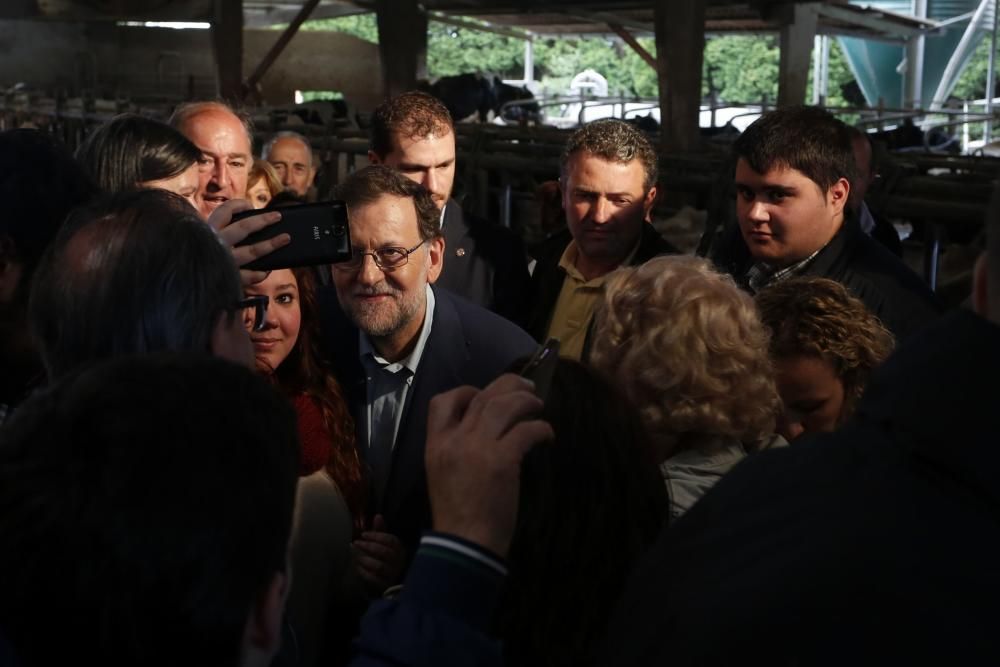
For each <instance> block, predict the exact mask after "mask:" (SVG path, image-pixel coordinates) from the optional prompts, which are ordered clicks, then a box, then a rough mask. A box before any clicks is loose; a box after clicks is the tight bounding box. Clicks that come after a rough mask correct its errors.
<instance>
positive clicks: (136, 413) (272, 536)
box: [0, 355, 298, 667]
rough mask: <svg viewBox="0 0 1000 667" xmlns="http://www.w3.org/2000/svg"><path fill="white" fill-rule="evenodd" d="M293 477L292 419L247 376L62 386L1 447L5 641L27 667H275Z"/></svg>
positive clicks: (157, 364)
mask: <svg viewBox="0 0 1000 667" xmlns="http://www.w3.org/2000/svg"><path fill="white" fill-rule="evenodd" d="M297 477H298V442H297V439H296V428H295V416H294V414H293V413H292V411H291V408H290V407H288V405H287V404H285V402H284V400H283V399H282V398H281V397H279V396H278V395H277V394H276V393H275V392H274V391H273V390H272V389H271V388H270V387H269V386H268V385H267V382H266V381H265V380H264V379H262V378H260V377H259V376H257V374H255V373H253V372H252V371H250V370H249V369H246V368H241V367H239V366H236V365H234V364H230V363H227V362H223V361H221V360H216V359H211V358H208V357H201V356H178V355H170V356H153V357H145V358H130V359H124V360H117V361H112V362H110V363H107V364H105V365H101V366H95V367H92V368H91V369H90V370H85V371H82V372H77V373H72V374H70V375H67V376H66V377H64V378H63V379H62V380H61V381H59V382H58V383H56V384H55V385H53V386H51V387H50V388H49V389H47V390H46V391H44V392H41V393H39V394H37V395H35V396H34V397H33V398H31V399H30V400H29V401H27V402H25V403H24V404H23V406H22V407H21V408H20V409H19V410H18V411H17V413H15V415H14V416H13V417H12V418H11V420H10V422H9V423H8V424H7V425H5V426H4V430H3V431H2V432H0V533H2V534H3V536H4V547H3V549H0V590H3V595H2V596H0V636H2V635H6V637H7V638H8V639H9V641H10V643H11V644H12V646H13V647H14V650H15V651H16V653H17V654H18V657H19V659H20V660H21V664H22V665H24V667H31V666H34V665H60V664H72V663H74V662H78V661H81V660H84V659H85V660H86V661H87V662H92V663H93V664H99V665H151V666H152V665H164V666H166V665H182V664H201V665H267V664H268V663H269V661H270V657H271V655H273V653H274V651H275V650H276V648H277V646H278V642H279V641H280V636H281V633H280V627H281V618H282V608H283V606H284V597H285V589H286V587H287V584H288V574H287V569H286V559H287V549H288V540H289V534H290V532H291V524H292V508H293V503H294V497H295V483H296V479H297Z"/></svg>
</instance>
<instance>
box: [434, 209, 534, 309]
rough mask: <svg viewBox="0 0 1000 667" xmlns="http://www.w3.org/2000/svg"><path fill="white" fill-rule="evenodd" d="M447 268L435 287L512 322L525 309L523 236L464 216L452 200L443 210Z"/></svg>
mask: <svg viewBox="0 0 1000 667" xmlns="http://www.w3.org/2000/svg"><path fill="white" fill-rule="evenodd" d="M442 231H443V232H444V241H445V249H444V267H443V268H442V270H441V275H440V277H439V278H438V281H437V286H438V287H443V288H445V289H446V290H450V291H451V292H453V293H455V294H458V295H459V296H461V297H464V298H466V299H468V300H469V301H471V302H472V303H475V304H477V305H479V306H482V307H483V308H487V309H489V310H492V311H493V312H494V313H497V314H498V315H502V316H503V317H506V318H507V319H509V320H511V321H513V320H514V318H515V317H517V315H518V314H519V313H520V312H522V310H523V309H524V306H523V302H524V299H525V297H526V294H527V288H528V280H529V279H530V276H529V275H528V256H527V253H526V252H525V250H524V243H523V242H522V241H521V237H519V236H518V235H517V234H515V233H514V232H512V231H511V230H509V229H507V228H506V227H501V226H500V225H494V224H490V223H489V222H487V221H486V220H483V219H482V218H478V217H476V216H474V215H471V214H469V213H466V212H464V211H463V210H462V207H461V206H459V205H458V202H456V201H455V200H454V199H449V200H448V205H447V206H446V207H445V209H444V228H443V229H442Z"/></svg>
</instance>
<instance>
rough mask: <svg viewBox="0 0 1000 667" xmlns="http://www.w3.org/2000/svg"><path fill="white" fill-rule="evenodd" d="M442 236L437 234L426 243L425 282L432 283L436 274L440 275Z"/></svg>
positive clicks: (442, 262) (442, 251) (442, 250)
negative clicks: (426, 263)
mask: <svg viewBox="0 0 1000 667" xmlns="http://www.w3.org/2000/svg"><path fill="white" fill-rule="evenodd" d="M444 249H445V243H444V237H443V236H438V237H437V238H435V239H434V240H433V241H429V242H428V243H427V261H428V267H427V282H428V283H430V284H431V285H433V284H434V283H435V282H436V281H437V279H438V276H440V275H441V269H443V268H444Z"/></svg>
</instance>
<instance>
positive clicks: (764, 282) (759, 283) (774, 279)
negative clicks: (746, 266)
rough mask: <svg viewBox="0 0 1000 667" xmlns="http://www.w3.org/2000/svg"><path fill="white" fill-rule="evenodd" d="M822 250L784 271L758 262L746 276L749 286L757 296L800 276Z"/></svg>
mask: <svg viewBox="0 0 1000 667" xmlns="http://www.w3.org/2000/svg"><path fill="white" fill-rule="evenodd" d="M824 247H825V246H824ZM822 249H823V248H820V249H819V250H817V251H816V252H814V253H813V254H811V255H809V256H808V257H806V258H805V259H803V260H802V261H801V262H796V263H795V264H792V265H791V266H786V267H785V268H783V269H775V268H773V267H772V266H770V265H769V264H765V263H764V262H757V263H756V264H754V265H753V266H751V267H750V270H748V271H747V275H746V279H747V285H749V286H750V291H751V292H753V293H754V294H756V293H757V292H759V291H761V290H762V289H764V288H765V287H767V286H768V285H773V284H775V283H780V282H781V281H782V280H786V279H788V278H791V277H793V276H797V275H799V274H800V273H802V271H804V270H805V268H806V267H807V266H808V265H809V262H811V261H813V259H815V257H816V255H818V254H819V253H820V250H822Z"/></svg>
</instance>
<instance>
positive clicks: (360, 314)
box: [324, 166, 535, 589]
mask: <svg viewBox="0 0 1000 667" xmlns="http://www.w3.org/2000/svg"><path fill="white" fill-rule="evenodd" d="M337 197H338V198H339V199H342V200H344V201H345V202H346V203H347V207H348V211H349V220H350V229H351V244H352V245H353V247H354V257H353V258H352V259H351V260H349V261H347V262H344V263H341V264H335V265H334V266H333V269H332V278H333V284H334V286H335V288H336V294H337V299H338V302H339V306H340V308H339V309H337V308H336V307H335V306H333V305H332V304H330V307H327V308H324V311H325V315H326V321H325V322H324V324H325V330H326V333H327V334H328V341H332V342H333V344H332V348H333V349H332V354H331V355H330V356H331V358H333V359H335V360H336V363H337V364H338V365H339V371H340V380H341V385H342V386H343V387H344V388H345V389H346V390H347V391H348V392H349V394H350V396H349V400H350V401H351V403H352V408H353V411H354V417H355V421H356V424H357V434H358V445H359V448H360V451H361V456H362V457H363V458H364V460H365V461H366V462H367V464H368V466H369V468H370V470H371V475H372V480H371V481H372V485H373V499H374V502H373V506H372V508H371V514H372V515H373V516H372V521H371V523H370V524H369V525H370V528H371V529H372V530H370V531H369V532H367V533H365V534H364V535H363V536H362V538H361V539H360V540H358V541H357V542H356V543H355V546H356V548H357V550H358V554H359V564H360V566H361V570H362V575H363V576H364V577H365V579H366V580H367V581H368V582H369V583H370V584H371V585H372V586H373V587H374V588H376V589H378V588H384V587H385V586H387V585H390V584H392V583H395V582H396V581H398V579H399V576H400V574H401V573H402V572H401V569H402V565H403V563H404V561H405V560H407V559H408V557H409V555H410V554H412V550H413V548H414V547H415V546H416V544H417V541H418V539H419V537H420V533H421V531H422V530H424V529H426V528H429V527H430V507H429V504H428V500H427V482H426V478H425V475H424V440H425V435H426V431H427V406H428V402H429V401H430V398H431V397H432V396H434V395H435V394H438V393H441V392H443V391H447V390H449V389H452V388H454V387H458V386H461V385H473V386H476V387H483V386H485V385H486V384H488V383H489V382H490V381H492V380H493V379H494V378H496V377H497V376H499V375H500V374H501V373H502V372H503V371H504V370H505V369H507V368H508V367H510V366H511V364H512V363H513V362H514V361H515V360H516V359H518V358H520V357H524V356H527V355H529V354H530V353H531V352H532V350H533V349H534V347H535V344H534V341H532V339H531V337H529V336H528V335H527V334H526V333H525V332H524V331H522V330H521V329H519V328H518V327H517V326H515V325H513V324H511V323H510V322H508V321H507V320H505V319H503V318H501V317H499V316H497V315H495V314H493V313H491V312H489V311H487V310H486V309H484V308H481V307H479V306H475V305H473V304H471V303H469V302H467V301H464V300H462V299H460V298H456V297H455V296H453V295H451V294H449V293H448V292H447V291H446V290H436V289H434V288H432V287H431V285H432V284H433V283H434V282H435V281H436V280H437V279H438V276H440V274H441V266H442V263H443V255H444V248H445V243H444V240H443V238H442V236H441V227H440V225H439V224H438V218H439V215H440V213H439V211H438V209H437V207H436V206H435V205H434V200H433V199H432V196H431V194H430V193H428V191H427V190H425V189H424V188H423V187H422V186H420V185H418V184H416V183H414V182H413V181H411V180H409V179H407V178H406V177H405V176H402V175H400V174H399V173H398V172H396V171H395V170H393V169H390V168H388V167H385V166H371V167H368V168H366V169H362V170H361V171H359V172H356V173H355V174H353V175H352V176H350V177H349V178H348V179H347V180H346V181H345V182H344V183H342V184H341V186H340V187H339V188H338V192H337ZM338 311H339V312H342V313H343V315H345V316H346V318H340V317H338V315H339V312H338ZM345 320H346V321H345Z"/></svg>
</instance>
